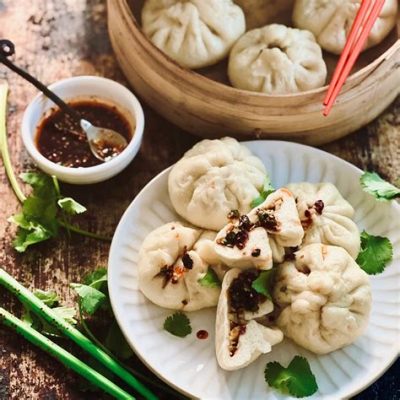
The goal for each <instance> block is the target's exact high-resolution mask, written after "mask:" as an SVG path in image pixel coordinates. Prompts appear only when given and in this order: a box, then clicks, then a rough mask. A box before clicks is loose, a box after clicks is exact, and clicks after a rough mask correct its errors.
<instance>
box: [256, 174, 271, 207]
mask: <svg viewBox="0 0 400 400" xmlns="http://www.w3.org/2000/svg"><path fill="white" fill-rule="evenodd" d="M273 192H275V188H274V187H273V186H272V183H271V179H270V178H269V176H268V175H267V176H266V177H265V180H264V185H263V188H262V190H261V193H260V195H259V196H258V197H256V198H255V199H254V200H253V201H252V202H251V204H250V207H251V208H255V207H258V206H259V205H260V204H262V203H264V201H265V200H266V198H267V197H268V196H269V195H270V194H271V193H273Z"/></svg>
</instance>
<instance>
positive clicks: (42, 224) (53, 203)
mask: <svg viewBox="0 0 400 400" xmlns="http://www.w3.org/2000/svg"><path fill="white" fill-rule="evenodd" d="M20 177H21V179H22V180H23V181H24V182H25V183H27V184H29V185H30V186H31V187H32V189H33V190H32V193H31V194H30V195H29V196H28V197H27V198H25V199H24V200H23V203H22V212H21V213H20V214H16V215H13V216H12V217H10V218H9V221H10V222H13V223H14V224H16V225H17V226H18V231H17V235H16V237H15V239H14V241H13V246H14V248H15V249H16V250H17V251H18V252H20V253H23V252H24V251H25V250H26V249H27V248H28V247H29V246H31V245H33V244H36V243H40V242H43V241H45V240H48V239H50V238H54V237H57V236H58V233H59V230H60V227H63V228H66V229H67V230H71V231H74V232H77V233H80V234H82V235H84V236H90V237H94V238H97V239H105V238H104V237H102V236H99V235H96V234H92V233H90V232H86V231H82V230H80V229H79V228H76V227H74V226H73V225H71V223H70V222H69V220H70V218H71V216H73V215H77V214H81V213H83V212H85V211H86V208H85V207H84V206H82V205H81V204H79V203H78V202H77V201H75V200H74V199H72V198H71V197H63V196H62V195H61V193H60V187H59V184H58V181H57V178H56V177H54V176H53V177H50V176H48V175H45V174H43V173H40V172H27V173H24V174H21V175H20Z"/></svg>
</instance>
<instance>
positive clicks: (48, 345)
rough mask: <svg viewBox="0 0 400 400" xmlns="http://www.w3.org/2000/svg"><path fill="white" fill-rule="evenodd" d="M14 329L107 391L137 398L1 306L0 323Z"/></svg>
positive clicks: (125, 399) (124, 399)
mask: <svg viewBox="0 0 400 400" xmlns="http://www.w3.org/2000/svg"><path fill="white" fill-rule="evenodd" d="M1 322H2V323H3V324H4V325H5V326H8V327H9V328H11V329H13V330H14V331H15V332H17V333H18V334H20V335H21V336H23V337H24V338H25V339H26V340H28V341H29V342H31V343H32V344H34V345H35V346H38V347H39V348H41V349H42V350H44V351H45V352H47V353H48V354H50V355H51V356H53V357H54V358H56V359H57V360H59V361H60V362H62V363H63V364H64V365H65V366H66V367H68V368H71V369H72V370H73V371H75V372H76V373H78V374H79V375H81V376H82V377H84V378H85V379H87V380H88V381H89V382H91V383H93V384H94V385H96V386H97V387H99V388H100V389H102V390H104V391H105V392H106V393H108V394H110V395H111V396H113V397H115V398H116V399H120V400H135V397H133V396H131V395H130V394H129V393H127V392H126V391H125V390H123V389H121V388H120V387H119V386H117V385H116V384H115V383H113V382H111V381H110V380H109V379H107V378H106V377H105V376H103V375H101V374H100V373H98V372H97V371H96V370H94V369H93V368H91V367H89V365H87V364H85V363H84V362H82V361H81V360H79V359H78V358H76V357H75V356H74V355H72V354H70V353H68V351H66V350H64V349H63V348H62V347H60V346H59V345H58V344H56V343H54V342H52V341H51V340H50V339H49V338H47V337H46V336H44V335H42V334H41V333H39V332H37V331H36V330H35V329H33V328H32V327H30V326H29V325H27V324H26V323H24V322H22V321H21V320H19V319H18V318H16V317H15V316H14V315H12V314H10V313H9V312H8V311H6V310H5V309H4V308H1V307H0V323H1Z"/></svg>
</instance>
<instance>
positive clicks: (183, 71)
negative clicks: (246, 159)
mask: <svg viewBox="0 0 400 400" xmlns="http://www.w3.org/2000/svg"><path fill="white" fill-rule="evenodd" d="M116 2H117V3H118V5H119V6H120V7H121V8H122V7H124V9H125V10H123V11H124V12H123V13H122V14H123V15H124V18H125V19H126V21H127V23H128V24H129V26H130V27H131V28H132V32H133V33H134V34H135V35H136V36H137V39H138V40H139V41H140V44H141V46H142V47H143V48H146V50H147V51H149V52H150V54H151V56H152V57H154V58H155V59H156V61H158V62H159V63H160V64H161V65H163V67H165V68H166V69H168V71H169V72H170V73H171V74H173V75H174V76H175V77H176V79H177V80H179V81H180V82H181V84H182V83H183V84H185V83H187V82H190V87H192V88H195V89H200V90H201V91H202V92H203V93H204V92H209V93H213V94H215V92H216V91H218V95H219V96H220V99H222V98H223V97H226V100H228V101H230V100H231V99H232V96H235V97H236V98H241V99H246V98H247V99H250V98H251V99H254V100H261V99H262V100H266V99H270V100H272V101H273V100H277V101H279V100H285V99H286V100H287V99H291V100H296V99H301V98H305V97H321V98H322V97H323V95H324V94H325V92H326V90H327V89H328V86H329V85H325V86H322V87H320V88H317V89H312V90H308V91H303V92H299V93H292V94H290V93H289V94H282V95H269V94H265V93H260V92H252V91H248V90H242V89H238V88H235V87H233V86H229V85H226V84H224V83H221V82H218V81H215V80H213V79H210V78H208V77H206V76H204V75H202V74H200V73H198V72H196V71H195V70H191V69H188V68H184V67H182V66H180V65H179V64H178V63H177V62H175V61H174V60H173V59H172V58H170V57H168V56H167V55H166V54H164V52H163V51H162V50H160V49H159V48H158V47H157V46H155V45H154V44H153V43H152V42H151V40H149V39H148V38H147V36H146V35H145V34H144V32H143V31H142V29H141V26H140V25H139V22H138V20H137V19H136V17H135V15H134V14H133V12H132V9H131V7H130V6H129V4H128V0H116ZM399 49H400V38H399V39H397V40H396V42H395V43H394V44H393V45H392V46H391V47H390V48H388V49H387V50H386V51H385V52H384V53H383V54H381V55H380V56H379V57H378V58H376V59H375V60H374V61H373V62H372V63H370V64H368V65H366V66H365V67H363V68H361V69H360V70H358V71H356V72H355V73H354V74H351V75H350V76H349V77H348V78H347V81H346V84H345V85H344V87H343V89H342V91H341V93H340V94H341V96H343V95H344V94H346V93H347V92H349V91H350V90H351V89H352V88H353V87H354V85H353V83H354V82H356V81H357V80H358V79H360V78H362V77H364V78H367V77H368V75H369V74H368V72H373V71H374V70H375V69H376V68H378V67H379V65H380V64H381V63H383V62H384V61H385V60H387V59H388V58H390V57H391V55H392V54H393V53H395V52H396V51H397V50H399ZM275 106H276V105H275ZM285 107H287V105H286V106H285Z"/></svg>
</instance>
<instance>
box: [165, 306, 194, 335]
mask: <svg viewBox="0 0 400 400" xmlns="http://www.w3.org/2000/svg"><path fill="white" fill-rule="evenodd" d="M164 329H165V330H166V331H167V332H169V333H170V334H171V335H174V336H178V337H182V338H183V337H185V336H187V335H190V334H191V333H192V327H191V326H190V320H189V318H188V317H187V316H186V315H185V314H184V313H182V312H176V313H175V314H172V315H170V316H169V317H167V318H166V320H165V321H164Z"/></svg>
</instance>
